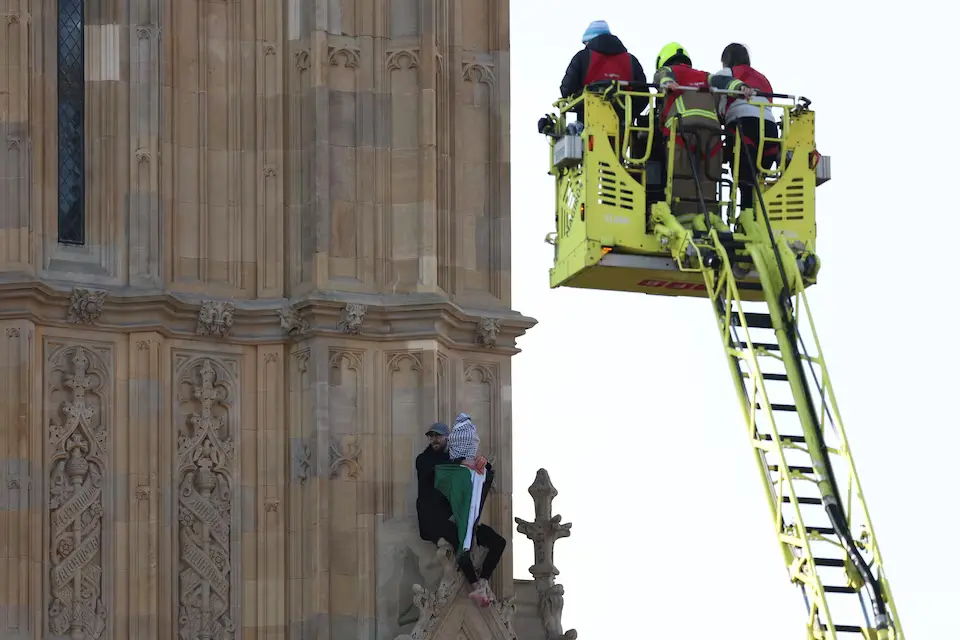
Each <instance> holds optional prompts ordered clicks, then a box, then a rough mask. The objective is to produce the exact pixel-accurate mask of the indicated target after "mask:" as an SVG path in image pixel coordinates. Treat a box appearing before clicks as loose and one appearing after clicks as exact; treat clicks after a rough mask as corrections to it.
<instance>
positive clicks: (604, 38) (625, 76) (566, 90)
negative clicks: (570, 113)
mask: <svg viewBox="0 0 960 640" xmlns="http://www.w3.org/2000/svg"><path fill="white" fill-rule="evenodd" d="M582 41H583V45H584V46H583V49H581V50H580V51H578V52H577V53H576V55H574V56H573V58H572V59H571V60H570V64H569V65H567V71H566V73H564V75H563V81H562V82H561V83H560V97H561V98H569V97H570V96H574V95H577V94H578V93H580V92H581V91H583V88H584V87H586V86H587V85H588V84H591V83H594V82H598V81H600V80H620V81H624V82H635V83H638V84H643V85H645V84H647V76H646V74H645V73H644V72H643V67H642V66H641V65H640V61H639V60H637V58H636V56H634V55H633V54H632V53H629V52H628V51H627V48H626V47H625V46H623V42H621V41H620V38H618V37H617V36H615V35H613V34H612V33H610V27H609V25H607V22H606V20H594V21H593V22H591V23H590V26H588V27H587V29H586V31H584V32H583V38H582ZM649 104H650V98H649V97H637V98H634V100H633V108H632V111H633V116H634V117H637V116H639V115H640V113H641V112H642V111H643V110H644V109H646V108H647V105H649ZM574 111H575V112H576V113H577V117H578V118H580V120H583V105H582V104H580V105H577V106H576V107H574Z"/></svg>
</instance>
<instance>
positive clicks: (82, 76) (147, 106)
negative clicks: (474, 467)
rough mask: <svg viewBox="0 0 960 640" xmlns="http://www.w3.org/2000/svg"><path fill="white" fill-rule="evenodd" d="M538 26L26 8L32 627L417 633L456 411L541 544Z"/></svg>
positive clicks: (113, 635)
mask: <svg viewBox="0 0 960 640" xmlns="http://www.w3.org/2000/svg"><path fill="white" fill-rule="evenodd" d="M508 18H509V2H508V0H173V1H171V0H167V1H162V0H85V1H81V0H0V324H2V327H0V339H2V343H0V389H3V393H2V398H0V474H2V476H3V480H4V482H3V484H2V485H0V538H2V544H0V549H2V552H0V625H2V626H0V629H2V631H0V634H2V636H3V638H5V639H11V640H21V639H23V640H26V639H28V638H29V639H30V640H40V639H41V638H42V639H44V640H46V639H60V638H74V639H82V640H95V639H109V640H120V639H126V638H130V639H138V640H139V639H143V640H150V639H158V640H159V639H163V640H168V639H171V638H182V639H184V640H194V639H204V640H206V639H207V638H216V639H223V640H226V639H228V638H243V639H250V638H271V639H291V640H293V639H301V638H303V639H307V638H310V639H314V638H319V639H326V640H351V639H353V638H357V639H363V640H373V639H374V638H376V639H377V640H380V639H387V640H392V639H393V638H394V637H395V636H396V635H398V634H401V633H405V632H406V631H408V630H409V629H410V628H411V627H412V625H413V623H414V622H416V620H417V607H415V606H414V604H415V600H416V599H417V598H418V597H420V596H421V595H422V594H421V592H420V591H417V590H416V589H415V588H414V585H415V584H421V583H422V584H426V583H429V582H430V580H431V578H430V576H427V575H425V574H427V573H430V571H435V570H436V566H435V565H436V563H433V564H431V561H430V559H429V558H426V556H425V554H429V553H435V552H436V549H435V548H433V549H432V550H430V549H429V548H425V547H424V546H423V544H422V543H421V542H420V541H419V539H418V537H417V532H416V519H415V508H414V500H415V496H416V485H415V477H414V467H413V461H414V456H415V455H416V453H418V452H419V451H420V450H421V449H422V448H423V446H424V444H425V442H424V438H423V433H424V431H425V426H426V425H428V424H430V423H431V422H433V421H435V420H438V419H439V420H444V421H450V420H451V419H452V417H453V416H454V415H455V413H456V412H457V411H467V412H470V413H471V414H472V415H473V416H474V419H475V421H476V422H477V424H478V425H479V427H480V429H481V437H482V439H483V446H484V449H485V451H486V452H488V456H489V457H491V458H493V459H494V461H495V465H496V468H497V469H498V479H497V483H496V486H495V489H494V493H493V495H492V497H491V499H490V501H489V503H488V506H487V507H486V509H485V519H486V520H487V521H488V522H489V523H490V524H492V525H493V526H494V527H495V528H496V529H497V530H498V531H499V532H500V533H501V534H502V535H504V536H505V537H506V538H507V539H508V541H509V540H510V539H511V537H512V529H513V507H512V502H511V496H512V487H513V481H512V478H511V466H512V460H511V429H512V425H511V408H510V399H511V391H510V389H511V386H510V385H511V383H510V379H511V378H510V357H511V355H513V354H514V353H516V351H517V349H516V341H517V338H518V337H519V336H520V335H522V334H523V332H524V331H526V330H527V329H529V328H530V327H532V326H533V325H534V321H533V320H532V319H530V318H526V317H523V316H522V315H520V314H518V313H516V312H514V311H512V310H511V308H510V307H511V300H510V172H509V135H508V134H509V70H510V67H509V53H508V49H509V32H508ZM428 547H429V545H428ZM425 558H426V559H425ZM440 564H441V565H442V564H443V563H440ZM437 566H439V565H437ZM431 567H433V568H431ZM512 567H513V560H512V555H511V551H510V546H508V549H507V552H506V554H505V555H504V557H503V560H502V562H501V564H500V568H499V570H498V572H497V573H496V574H495V577H494V584H493V586H494V589H495V591H496V592H497V593H498V594H500V595H501V596H504V597H508V596H510V595H511V594H512V593H513V592H514V587H515V583H514V580H513V576H512ZM435 577H436V576H435ZM435 577H434V578H435ZM418 594H419V595H418ZM421 604H422V603H421ZM493 609H494V608H492V609H490V610H485V611H491V610H493ZM464 615H465V616H466V617H465V620H466V619H467V618H469V619H471V620H474V619H475V623H476V624H480V622H476V620H479V618H478V617H477V615H478V614H477V613H476V612H475V611H472V612H471V613H470V614H469V616H467V615H466V614H464ZM484 615H487V614H486V613H485V614H484ZM488 617H489V616H488ZM491 620H492V619H491ZM494 622H496V621H494ZM464 624H467V623H466V622H464ZM471 624H473V623H471ZM490 624H493V622H491V623H490ZM496 624H500V623H499V622H497V623H496ZM491 628H492V627H491ZM454 632H457V631H456V629H454V630H453V631H452V632H448V633H454ZM472 633H473V635H470V636H469V637H475V635H476V632H472ZM480 633H481V636H478V637H482V632H480ZM451 637H453V636H451ZM457 637H459V636H457Z"/></svg>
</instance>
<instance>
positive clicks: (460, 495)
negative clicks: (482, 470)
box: [433, 464, 473, 555]
mask: <svg viewBox="0 0 960 640" xmlns="http://www.w3.org/2000/svg"><path fill="white" fill-rule="evenodd" d="M433 486H434V487H436V488H437V491H439V492H440V493H442V494H443V495H444V496H445V497H446V498H447V500H449V501H450V507H451V508H452V509H453V519H454V522H456V523H457V535H459V536H460V539H459V540H456V541H454V540H451V541H450V542H453V543H454V544H455V545H459V546H460V547H461V548H460V549H457V550H456V552H457V554H458V555H459V553H460V551H461V550H462V548H463V545H464V541H466V539H467V531H468V530H469V528H470V499H471V497H472V496H473V471H471V470H470V468H469V467H465V466H463V465H459V464H438V465H437V466H436V476H435V479H434V482H433Z"/></svg>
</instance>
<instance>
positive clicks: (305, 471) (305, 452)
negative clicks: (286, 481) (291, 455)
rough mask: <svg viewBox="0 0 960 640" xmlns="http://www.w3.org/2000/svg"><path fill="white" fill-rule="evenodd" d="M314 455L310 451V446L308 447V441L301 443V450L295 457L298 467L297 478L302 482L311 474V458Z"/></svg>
mask: <svg viewBox="0 0 960 640" xmlns="http://www.w3.org/2000/svg"><path fill="white" fill-rule="evenodd" d="M312 456H313V454H312V453H311V451H310V447H308V446H307V445H306V443H303V442H302V443H300V450H299V451H298V452H297V455H296V457H295V459H294V462H295V463H296V469H297V480H298V481H299V482H300V484H303V483H304V482H306V481H307V478H308V477H309V476H310V458H311V457H312Z"/></svg>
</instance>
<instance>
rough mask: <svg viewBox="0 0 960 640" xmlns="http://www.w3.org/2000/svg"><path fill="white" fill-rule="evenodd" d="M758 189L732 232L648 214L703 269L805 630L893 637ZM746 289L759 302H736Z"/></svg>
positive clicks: (786, 264) (819, 375) (842, 447)
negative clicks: (743, 271)
mask: <svg viewBox="0 0 960 640" xmlns="http://www.w3.org/2000/svg"><path fill="white" fill-rule="evenodd" d="M753 178H754V182H755V183H756V175H755V174H754V176H753ZM757 191H758V192H759V191H760V190H759V189H757ZM758 197H759V198H760V203H759V204H760V211H759V212H758V215H759V216H760V218H761V220H762V221H763V222H758V221H756V220H755V219H751V215H750V213H749V212H746V213H744V214H743V215H741V217H740V223H741V228H742V230H743V233H730V232H723V231H718V230H716V229H710V230H709V231H691V230H687V229H685V228H684V227H682V225H680V224H679V223H677V222H676V220H675V219H673V217H672V215H671V214H670V213H669V210H668V209H667V208H666V206H665V205H663V204H659V203H658V204H657V205H654V218H655V219H656V220H657V222H658V224H657V228H658V230H659V231H660V233H662V234H663V236H664V237H668V238H670V245H671V250H672V252H673V254H674V257H675V259H676V260H677V263H678V265H679V266H680V269H681V270H693V269H698V270H700V271H701V273H702V275H703V279H704V283H705V285H706V288H707V292H708V297H709V298H710V300H711V302H712V306H713V308H714V312H715V314H716V318H717V324H718V327H719V329H720V332H721V336H722V338H723V341H724V348H725V350H726V354H727V357H728V362H729V365H730V371H731V374H732V375H733V378H734V382H735V386H736V388H737V390H738V392H739V397H740V403H741V407H742V410H743V414H744V418H745V420H746V423H747V427H748V432H749V435H750V438H751V442H752V445H753V450H754V454H755V457H756V461H757V464H758V466H759V469H760V471H761V474H762V476H763V478H764V481H765V484H766V486H767V489H768V498H769V504H770V509H771V513H772V515H773V518H774V523H775V527H776V533H777V538H778V541H779V543H780V545H781V548H782V551H783V556H784V560H785V562H786V564H787V568H788V571H789V575H790V578H791V580H792V581H793V582H795V583H796V584H798V585H799V586H800V587H801V590H802V592H803V595H804V598H805V601H806V604H807V610H808V613H809V618H808V621H807V632H808V638H810V639H811V640H814V639H815V640H820V639H829V640H843V639H845V638H855V637H862V638H866V639H868V640H903V638H904V635H903V631H902V628H901V626H900V620H899V617H898V616H897V612H896V607H895V605H894V602H893V595H892V593H891V590H890V585H889V584H888V582H887V578H886V575H885V574H884V570H883V561H882V558H881V555H880V549H879V546H878V544H877V540H876V536H875V534H874V531H873V525H872V523H871V521H870V517H869V514H868V512H867V506H866V502H865V500H864V497H863V491H862V489H861V487H860V481H859V478H858V477H857V473H856V469H855V467H854V463H853V458H852V455H851V453H850V446H849V443H848V441H847V438H846V434H845V432H844V430H843V425H842V423H841V421H840V414H839V410H838V408H837V403H836V398H835V396H834V394H833V388H832V386H831V385H830V380H829V376H828V374H827V369H826V364H825V361H824V358H823V354H822V352H821V351H820V348H819V341H818V340H817V337H816V332H815V329H814V326H813V318H812V315H811V313H810V309H809V306H808V304H807V298H806V293H805V290H804V280H805V271H809V268H810V265H809V263H805V262H804V260H802V259H800V258H797V256H795V254H794V252H793V251H791V249H790V247H789V245H788V244H787V241H786V239H785V238H784V237H783V236H782V235H775V234H774V233H773V231H772V230H771V229H770V226H769V222H768V221H767V212H766V206H765V205H764V203H763V200H762V194H760V193H758ZM764 223H766V224H764ZM691 258H693V259H691ZM734 263H736V265H737V267H742V265H744V264H748V265H750V267H751V268H752V270H753V271H754V273H755V274H756V275H757V276H758V277H759V283H748V282H738V278H737V277H736V275H735V273H734ZM747 289H750V290H752V291H757V290H759V291H760V292H762V300H761V301H755V302H748V301H745V300H744V296H743V295H742V293H741V292H742V291H744V290H747ZM801 329H804V331H801ZM805 334H809V335H808V337H807V339H808V340H812V344H814V345H815V347H816V353H815V354H813V355H811V354H810V353H809V352H808V351H807V348H806V341H805V340H804V335H805ZM776 387H779V388H776ZM827 425H829V426H830V427H831V429H830V430H827V429H825V427H826V426H827ZM855 527H859V531H860V535H859V537H855V533H854V528H855ZM844 597H846V598H845V600H846V601H844ZM851 634H852V635H851Z"/></svg>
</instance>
